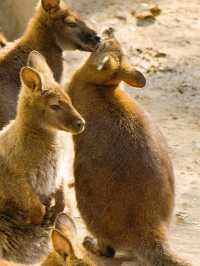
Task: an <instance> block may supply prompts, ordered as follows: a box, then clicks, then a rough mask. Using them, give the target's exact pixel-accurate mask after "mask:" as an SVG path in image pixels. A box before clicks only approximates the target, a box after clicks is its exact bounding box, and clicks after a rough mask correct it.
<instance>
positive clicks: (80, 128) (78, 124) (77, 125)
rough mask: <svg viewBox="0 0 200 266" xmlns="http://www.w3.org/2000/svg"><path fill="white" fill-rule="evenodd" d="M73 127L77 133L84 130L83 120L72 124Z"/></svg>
mask: <svg viewBox="0 0 200 266" xmlns="http://www.w3.org/2000/svg"><path fill="white" fill-rule="evenodd" d="M74 127H75V129H76V130H77V132H78V133H81V132H82V131H83V130H84V128H85V121H84V120H83V119H78V120H76V121H75V122H74Z"/></svg>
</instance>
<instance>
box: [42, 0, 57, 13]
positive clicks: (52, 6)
mask: <svg viewBox="0 0 200 266" xmlns="http://www.w3.org/2000/svg"><path fill="white" fill-rule="evenodd" d="M41 1H42V7H43V9H44V10H45V11H46V12H52V11H57V10H58V9H59V8H60V0H41Z"/></svg>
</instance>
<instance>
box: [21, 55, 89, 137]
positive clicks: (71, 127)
mask: <svg viewBox="0 0 200 266" xmlns="http://www.w3.org/2000/svg"><path fill="white" fill-rule="evenodd" d="M20 78H21V82H22V89H21V93H20V96H19V105H18V116H19V117H21V118H22V119H23V118H25V119H26V118H27V117H28V122H30V119H31V122H32V123H33V124H37V125H39V126H40V127H42V128H43V127H44V128H46V129H51V130H52V129H58V130H63V131H67V132H71V133H72V134H78V133H81V132H82V131H83V129H84V124H85V122H84V120H83V118H82V117H81V116H80V114H79V113H78V112H77V111H76V110H75V108H74V107H73V105H72V103H71V100H70V98H69V96H68V95H67V93H66V92H65V91H64V89H63V88H62V87H61V86H60V85H59V84H58V83H57V82H55V80H54V78H53V74H52V72H51V70H50V68H49V66H48V65H47V63H46V60H45V59H44V57H43V56H42V55H41V54H39V53H38V52H36V51H33V52H31V53H30V55H29V58H28V66H25V67H23V68H22V69H21V73H20Z"/></svg>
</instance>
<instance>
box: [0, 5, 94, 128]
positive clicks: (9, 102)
mask: <svg viewBox="0 0 200 266" xmlns="http://www.w3.org/2000/svg"><path fill="white" fill-rule="evenodd" d="M41 2H42V5H41V4H39V6H38V8H37V10H36V13H35V15H34V17H33V18H32V19H31V20H30V22H29V24H28V27H27V29H26V31H25V33H24V34H23V36H22V37H21V38H20V39H19V40H17V41H16V42H15V43H13V45H11V47H10V48H9V49H5V50H4V51H1V53H0V127H2V126H3V125H5V124H7V123H8V122H9V120H10V119H13V118H14V116H15V111H16V102H17V96H18V93H19V88H20V81H19V70H20V68H21V67H22V66H24V65H25V64H26V61H27V57H28V54H29V53H30V51H32V50H37V51H39V52H41V53H42V54H43V55H44V56H45V58H46V60H47V62H48V64H49V66H50V67H51V69H52V71H53V73H54V77H55V79H56V81H59V80H60V78H61V74H62V69H63V63H62V50H63V49H73V50H75V49H80V50H86V51H92V50H94V49H95V48H96V46H97V44H98V42H99V38H98V37H97V36H96V33H95V32H94V31H93V30H91V29H89V28H88V27H87V26H86V24H85V23H84V22H83V21H82V20H81V19H80V18H79V17H78V15H76V14H75V12H74V11H72V10H71V9H70V8H69V7H68V6H66V5H65V4H64V2H62V1H59V0H52V1H50V0H41Z"/></svg>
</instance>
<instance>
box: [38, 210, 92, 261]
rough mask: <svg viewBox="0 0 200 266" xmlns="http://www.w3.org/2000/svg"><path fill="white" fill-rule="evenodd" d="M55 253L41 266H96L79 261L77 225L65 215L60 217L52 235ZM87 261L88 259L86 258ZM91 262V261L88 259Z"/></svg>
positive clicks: (62, 214)
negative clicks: (76, 247)
mask: <svg viewBox="0 0 200 266" xmlns="http://www.w3.org/2000/svg"><path fill="white" fill-rule="evenodd" d="M51 238H52V243H53V248H54V251H53V252H51V253H50V254H49V255H48V257H47V258H46V259H45V260H44V262H43V263H42V265H41V266H94V265H95V264H94V263H92V262H91V263H90V264H88V262H85V261H84V260H82V259H78V258H77V256H76V254H75V250H74V247H75V246H76V244H77V243H76V238H77V232H76V225H75V224H74V222H73V220H72V219H71V218H70V217H69V216H68V215H67V214H65V213H61V214H59V215H58V217H57V219H56V222H55V228H54V229H53V230H52V234H51ZM86 260H87V258H86ZM88 260H89V259H88Z"/></svg>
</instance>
